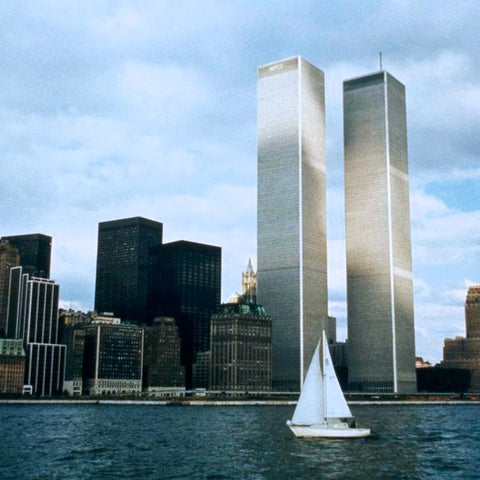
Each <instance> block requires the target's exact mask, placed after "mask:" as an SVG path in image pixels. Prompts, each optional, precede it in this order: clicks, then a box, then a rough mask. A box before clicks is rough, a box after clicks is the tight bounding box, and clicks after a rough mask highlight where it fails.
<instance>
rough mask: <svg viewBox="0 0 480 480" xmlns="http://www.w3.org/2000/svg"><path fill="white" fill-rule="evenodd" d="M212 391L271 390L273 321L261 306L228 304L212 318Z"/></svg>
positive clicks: (222, 306)
mask: <svg viewBox="0 0 480 480" xmlns="http://www.w3.org/2000/svg"><path fill="white" fill-rule="evenodd" d="M210 389H211V390H219V391H221V392H228V391H231V392H232V391H233V392H265V391H270V390H271V389H272V320H271V318H270V317H269V316H268V315H267V314H266V312H265V310H264V309H263V307H262V306H261V305H257V304H253V303H228V304H224V305H221V307H220V310H219V311H218V312H217V313H216V314H215V315H213V316H212V323H211V360H210Z"/></svg>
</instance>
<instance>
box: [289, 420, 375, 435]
mask: <svg viewBox="0 0 480 480" xmlns="http://www.w3.org/2000/svg"><path fill="white" fill-rule="evenodd" d="M287 424H288V426H289V427H290V430H292V432H293V433H294V434H295V436H296V437H312V438H361V437H368V436H369V435H370V429H369V428H352V427H349V426H348V425H347V424H346V423H333V424H326V423H321V424H316V425H293V424H291V423H289V422H287Z"/></svg>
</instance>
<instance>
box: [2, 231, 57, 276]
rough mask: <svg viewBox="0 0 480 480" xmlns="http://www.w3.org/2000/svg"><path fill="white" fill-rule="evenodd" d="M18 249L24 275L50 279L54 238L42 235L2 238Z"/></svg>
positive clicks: (33, 234) (31, 234) (32, 234)
mask: <svg viewBox="0 0 480 480" xmlns="http://www.w3.org/2000/svg"><path fill="white" fill-rule="evenodd" d="M2 240H8V242H9V243H10V244H11V245H13V246H14V247H16V248H17V250H18V252H19V253H20V266H22V267H23V273H28V274H29V275H31V276H34V277H42V278H50V258H51V255H52V237H50V236H48V235H43V234H42V233H30V234H27V235H11V236H8V237H2Z"/></svg>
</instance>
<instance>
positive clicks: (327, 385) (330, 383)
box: [323, 332, 352, 418]
mask: <svg viewBox="0 0 480 480" xmlns="http://www.w3.org/2000/svg"><path fill="white" fill-rule="evenodd" d="M323 374H324V389H325V399H324V404H325V417H326V418H349V417H351V416H352V412H351V411H350V408H349V407H348V405H347V401H346V400H345V397H344V395H343V392H342V389H341V387H340V384H339V383H338V379H337V375H336V373H335V369H334V367H333V362H332V357H331V356H330V350H329V348H328V342H327V337H326V335H325V332H323Z"/></svg>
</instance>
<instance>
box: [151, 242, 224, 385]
mask: <svg viewBox="0 0 480 480" xmlns="http://www.w3.org/2000/svg"><path fill="white" fill-rule="evenodd" d="M221 261H222V249H221V248H220V247H216V246H212V245H204V244H201V243H195V242H188V241H185V240H180V241H176V242H171V243H166V244H163V245H161V246H158V247H153V248H152V249H151V268H150V275H151V277H150V287H151V289H150V312H151V315H152V316H167V317H173V318H175V321H176V323H177V326H178V333H179V336H180V343H181V362H182V365H184V366H185V383H186V387H187V389H190V388H192V387H193V385H194V384H195V381H194V378H193V363H195V362H196V355H197V354H198V353H201V352H205V351H208V350H209V349H210V318H211V316H212V314H214V313H215V312H216V311H217V309H218V307H219V306H220V293H221Z"/></svg>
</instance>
